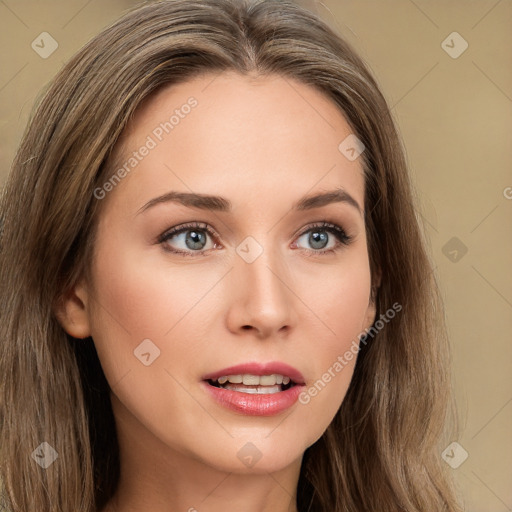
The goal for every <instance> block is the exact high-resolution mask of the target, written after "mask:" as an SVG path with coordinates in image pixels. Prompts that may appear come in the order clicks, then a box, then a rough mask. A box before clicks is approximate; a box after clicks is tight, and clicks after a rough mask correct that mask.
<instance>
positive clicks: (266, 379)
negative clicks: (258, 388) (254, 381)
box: [260, 375, 276, 386]
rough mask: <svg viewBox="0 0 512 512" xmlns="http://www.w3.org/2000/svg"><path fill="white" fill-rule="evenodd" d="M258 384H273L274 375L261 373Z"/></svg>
mask: <svg viewBox="0 0 512 512" xmlns="http://www.w3.org/2000/svg"><path fill="white" fill-rule="evenodd" d="M260 384H261V385H262V386H275V384H276V375H261V376H260Z"/></svg>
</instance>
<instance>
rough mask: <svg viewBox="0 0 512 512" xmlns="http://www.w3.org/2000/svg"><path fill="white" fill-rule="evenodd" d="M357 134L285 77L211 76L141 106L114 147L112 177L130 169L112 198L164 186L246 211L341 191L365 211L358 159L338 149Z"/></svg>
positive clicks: (325, 103) (322, 99)
mask: <svg viewBox="0 0 512 512" xmlns="http://www.w3.org/2000/svg"><path fill="white" fill-rule="evenodd" d="M351 133H352V130H351V128H350V126H349V124H348V122H347V121H346V119H345V118H344V116H343V114H342V112H341V110H340V109H339V108H338V107H337V106H336V105H335V104H334V102H333V101H332V100H331V99H330V98H328V97H327V96H325V95H324V94H323V93H321V92H320V91H318V90H316V89H314V88H312V87H311V86H308V85H305V84H303V83H301V82H298V81H295V80H293V79H291V78H289V77H283V76H279V75H262V76H254V75H252V76H246V75H243V76H242V75H239V74H237V73H234V72H223V73H220V74H219V73H217V74H205V75H202V76H199V77H195V78H193V79H191V80H189V81H187V82H183V83H180V84H176V85H172V86H165V87H163V88H161V89H160V90H159V91H158V92H156V93H155V94H153V95H152V96H151V97H149V98H147V99H146V100H145V102H144V103H143V104H142V105H141V106H140V107H139V108H138V110H137V111H136V113H135V115H134V117H133V119H132V121H131V122H130V124H129V126H128V127H127V128H126V130H125V131H124V133H123V136H122V138H121V140H120V141H119V142H118V144H117V146H116V148H115V152H114V158H115V165H114V166H113V169H112V170H113V171H115V168H121V167H124V168H125V169H126V170H127V171H128V172H126V173H123V174H126V175H127V177H126V178H123V180H122V182H121V183H119V185H118V186H116V190H115V191H114V193H112V194H111V195H112V196H114V195H120V193H121V191H124V192H123V195H124V196H125V199H131V200H132V201H137V200H139V202H140V200H141V199H142V196H151V195H158V194H161V193H162V192H165V191H166V190H167V189H168V190H181V191H188V192H190V191H194V192H200V193H205V194H213V195H223V196H226V197H229V196H231V197H233V200H232V202H233V203H235V204H236V202H237V197H240V196H243V198H244V199H243V201H244V204H247V202H248V201H249V202H250V201H251V198H254V199H255V200H256V201H260V202H261V198H262V197H266V198H267V199H268V200H269V201H270V200H271V199H272V198H277V199H279V198H280V199H281V200H282V201H285V199H286V198H287V196H288V195H289V196H290V201H293V202H294V201H295V200H296V199H297V197H298V196H303V195H304V194H305V193H307V192H308V191H310V192H314V191H315V190H320V189H332V188H334V187H340V186H341V187H343V188H345V189H346V190H347V191H349V192H350V194H351V195H352V196H354V197H356V198H357V199H358V201H359V202H360V204H362V203H363V198H364V182H363V174H362V162H361V159H360V158H358V159H356V160H353V161H351V160H349V159H347V158H346V156H345V155H344V154H343V153H342V152H341V151H340V149H339V146H340V143H341V142H342V141H343V140H345V139H346V137H347V136H349V135H351ZM145 147H146V148H147V149H144V148H145ZM148 148H149V149H148ZM141 153H144V155H142V156H141ZM148 198H149V199H150V197H148Z"/></svg>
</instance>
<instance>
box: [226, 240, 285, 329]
mask: <svg viewBox="0 0 512 512" xmlns="http://www.w3.org/2000/svg"><path fill="white" fill-rule="evenodd" d="M258 238H259V240H256V238H255V237H252V236H248V237H247V238H246V239H244V240H243V241H242V242H241V243H240V244H239V245H238V247H237V249H236V252H237V256H236V260H235V264H234V267H235V268H234V273H233V279H234V282H235V286H237V287H238V288H239V290H238V293H235V294H234V295H235V296H236V297H237V305H236V307H237V308H239V313H240V318H239V320H238V321H239V322H241V323H242V324H243V325H244V326H246V325H250V326H252V327H254V328H256V329H258V330H261V331H266V332H269V331H273V330H275V331H277V330H279V329H281V328H282V327H283V326H287V325H290V324H291V323H292V322H293V311H292V310H293V303H294V301H293V293H292V292H291V291H290V289H289V287H288V281H289V276H288V275H287V274H288V273H287V272H286V268H287V265H286V264H284V262H283V255H282V254H280V250H279V249H278V248H277V247H274V246H273V245H272V244H273V242H272V236H271V235H268V234H267V235H261V236H259V237H258Z"/></svg>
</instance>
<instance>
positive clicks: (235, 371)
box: [203, 361, 304, 384]
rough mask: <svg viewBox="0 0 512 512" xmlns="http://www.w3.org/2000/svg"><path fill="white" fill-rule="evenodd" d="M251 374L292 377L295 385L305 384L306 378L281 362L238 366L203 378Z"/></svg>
mask: <svg viewBox="0 0 512 512" xmlns="http://www.w3.org/2000/svg"><path fill="white" fill-rule="evenodd" d="M244 373H246V374H251V375H272V374H274V373H276V374H279V375H283V376H285V377H290V379H291V380H292V381H293V382H295V384H304V377H303V376H302V373H300V372H299V370H297V369H296V368H293V366H290V365H288V364H286V363H281V362H279V361H275V362H270V363H255V362H253V363H243V364H238V365H236V366H230V367H229V368H224V369H223V370H219V371H216V372H212V373H209V374H207V375H205V376H204V377H203V380H210V379H212V380H213V379H218V378H219V377H224V376H227V375H240V374H244Z"/></svg>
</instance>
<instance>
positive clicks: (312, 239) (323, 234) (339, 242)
mask: <svg viewBox="0 0 512 512" xmlns="http://www.w3.org/2000/svg"><path fill="white" fill-rule="evenodd" d="M328 233H330V234H331V235H333V237H331V238H334V239H333V240H332V242H333V244H332V245H331V246H330V247H328V248H326V246H327V245H328V244H329V236H328ZM302 238H305V240H306V243H308V244H311V247H313V250H311V249H306V251H307V252H309V253H312V254H325V253H334V252H336V251H339V250H340V249H342V248H343V247H344V246H347V245H349V244H350V242H351V241H352V237H351V236H349V235H347V233H346V232H345V230H344V229H343V228H342V227H340V226H338V225H336V224H331V223H330V222H321V223H319V224H316V225H314V226H312V227H309V229H307V230H306V231H304V232H303V233H302V234H301V235H300V236H299V238H298V240H297V241H299V240H300V239H302ZM294 245H295V246H296V245H297V243H295V244H294Z"/></svg>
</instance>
